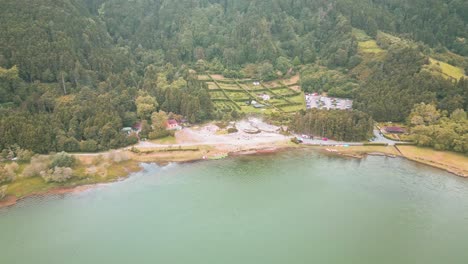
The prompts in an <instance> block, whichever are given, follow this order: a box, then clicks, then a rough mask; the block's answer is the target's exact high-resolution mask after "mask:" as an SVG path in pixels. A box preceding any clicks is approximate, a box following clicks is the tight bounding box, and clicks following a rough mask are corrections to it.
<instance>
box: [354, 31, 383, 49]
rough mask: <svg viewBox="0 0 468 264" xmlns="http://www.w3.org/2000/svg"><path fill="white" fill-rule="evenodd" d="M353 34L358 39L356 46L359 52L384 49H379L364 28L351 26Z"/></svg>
mask: <svg viewBox="0 0 468 264" xmlns="http://www.w3.org/2000/svg"><path fill="white" fill-rule="evenodd" d="M353 35H354V37H356V39H357V40H358V48H359V52H360V53H376V54H378V53H382V52H385V50H383V49H381V48H380V47H379V45H377V42H376V41H375V40H374V39H372V38H371V37H370V36H369V35H367V34H366V32H364V30H361V29H357V28H353Z"/></svg>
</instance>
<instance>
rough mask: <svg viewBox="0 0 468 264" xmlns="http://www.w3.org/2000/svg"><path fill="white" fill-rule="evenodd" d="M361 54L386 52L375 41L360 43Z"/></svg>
mask: <svg viewBox="0 0 468 264" xmlns="http://www.w3.org/2000/svg"><path fill="white" fill-rule="evenodd" d="M358 48H359V51H360V52H363V53H382V52H385V50H383V49H381V48H380V47H379V45H377V42H376V41H375V40H367V41H363V42H359V43H358Z"/></svg>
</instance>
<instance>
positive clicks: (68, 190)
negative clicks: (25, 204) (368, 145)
mask: <svg viewBox="0 0 468 264" xmlns="http://www.w3.org/2000/svg"><path fill="white" fill-rule="evenodd" d="M281 143H284V142H279V144H278V145H276V146H275V145H273V146H271V145H270V146H261V147H259V148H251V149H245V150H240V151H231V152H227V153H226V154H228V157H236V156H245V155H267V154H275V153H278V152H281V151H287V150H292V149H297V150H300V149H315V150H317V151H320V152H321V153H323V154H329V155H335V156H341V157H348V158H357V159H362V158H365V157H366V156H383V157H390V158H395V157H402V158H405V159H408V160H411V161H414V162H417V163H420V164H425V165H429V166H431V167H434V168H437V169H442V170H445V171H447V172H450V173H452V174H455V175H457V176H461V177H468V174H465V173H464V172H461V171H460V170H456V169H454V170H449V169H447V168H443V167H440V166H437V164H435V163H434V164H431V163H430V162H427V161H426V162H424V161H422V160H418V159H412V158H409V157H405V156H403V155H395V154H394V153H393V152H391V151H388V150H384V151H381V150H379V149H377V150H375V151H370V152H353V151H355V150H354V149H351V150H350V151H343V149H341V151H336V152H334V151H329V149H330V148H326V147H319V146H314V147H310V146H297V147H293V146H288V145H285V144H281ZM392 148H393V147H392ZM327 149H328V150H327ZM332 149H333V148H332ZM226 150H229V149H226ZM198 161H205V160H204V159H200V158H196V159H193V158H188V159H185V160H180V161H177V162H178V163H190V162H198ZM135 162H138V163H139V164H141V163H144V162H142V161H136V160H135ZM152 162H155V163H157V164H167V163H168V162H172V161H165V160H158V159H156V160H154V161H152ZM133 172H134V171H133ZM133 172H129V173H128V174H127V175H125V176H123V177H122V178H119V179H118V180H117V181H119V180H125V179H126V178H128V177H129V176H130V174H131V173H133ZM114 182H116V181H114ZM110 183H112V182H107V183H96V184H90V185H81V186H74V187H59V188H54V189H51V190H48V191H45V192H36V193H31V194H29V195H26V196H24V197H21V198H17V197H15V196H12V195H9V196H7V197H6V198H4V199H3V200H2V201H0V208H4V207H10V206H13V205H15V204H17V203H18V202H20V201H22V200H24V199H26V198H30V197H34V196H45V195H60V194H72V193H80V192H83V191H86V190H89V189H92V188H96V187H98V186H100V185H102V184H110Z"/></svg>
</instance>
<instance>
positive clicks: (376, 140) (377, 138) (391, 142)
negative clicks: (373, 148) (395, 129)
mask: <svg viewBox="0 0 468 264" xmlns="http://www.w3.org/2000/svg"><path fill="white" fill-rule="evenodd" d="M374 137H375V138H374V140H373V141H372V142H373V143H387V144H388V145H390V146H394V145H395V143H398V142H400V141H395V140H391V139H388V138H386V137H384V136H383V135H382V133H380V130H378V129H374Z"/></svg>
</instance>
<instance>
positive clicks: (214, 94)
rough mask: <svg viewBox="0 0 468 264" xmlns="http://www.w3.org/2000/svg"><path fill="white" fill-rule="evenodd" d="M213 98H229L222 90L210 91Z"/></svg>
mask: <svg viewBox="0 0 468 264" xmlns="http://www.w3.org/2000/svg"><path fill="white" fill-rule="evenodd" d="M210 95H211V99H227V98H226V96H224V93H223V92H221V91H210Z"/></svg>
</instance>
